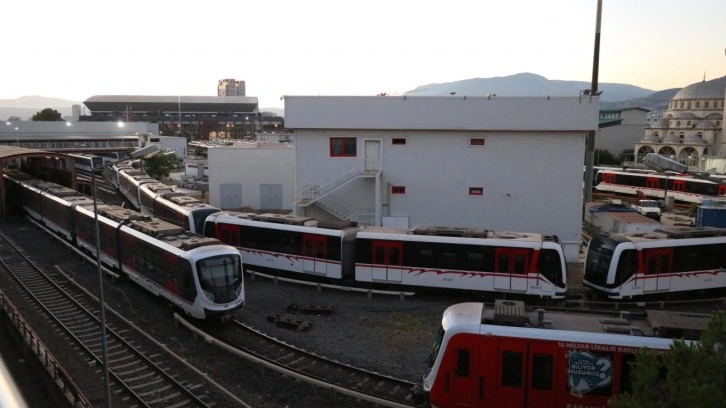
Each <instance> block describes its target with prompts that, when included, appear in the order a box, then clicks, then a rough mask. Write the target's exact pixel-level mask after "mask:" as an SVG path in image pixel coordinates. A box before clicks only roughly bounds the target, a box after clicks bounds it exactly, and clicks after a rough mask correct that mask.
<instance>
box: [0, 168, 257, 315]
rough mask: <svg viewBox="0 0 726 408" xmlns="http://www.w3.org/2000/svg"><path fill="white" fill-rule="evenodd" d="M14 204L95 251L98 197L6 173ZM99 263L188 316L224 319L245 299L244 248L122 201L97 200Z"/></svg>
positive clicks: (83, 249)
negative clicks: (190, 230) (125, 205)
mask: <svg viewBox="0 0 726 408" xmlns="http://www.w3.org/2000/svg"><path fill="white" fill-rule="evenodd" d="M5 180H6V183H5V184H6V186H7V189H8V193H9V194H8V197H10V199H11V200H12V201H13V203H12V205H14V206H16V207H19V209H22V210H24V211H25V212H26V213H27V214H28V215H29V216H30V217H32V218H33V219H35V220H37V221H38V222H40V223H42V224H44V225H45V226H46V227H47V228H49V229H51V230H52V231H54V232H55V233H57V234H58V235H60V236H61V237H63V238H64V239H66V240H68V241H69V242H71V243H72V244H73V245H75V246H76V247H77V248H79V249H80V250H82V251H85V252H88V253H89V254H91V255H92V256H95V255H96V223H95V217H94V212H93V200H92V199H91V198H89V197H87V196H84V195H81V194H80V193H78V192H77V191H75V190H72V189H69V188H66V187H62V186H59V185H57V184H53V183H50V182H47V181H41V180H37V179H33V178H32V177H30V176H27V175H24V174H22V173H19V172H12V171H11V172H10V173H8V172H6V173H5ZM97 208H98V223H99V229H100V234H99V236H100V242H101V251H100V255H101V256H100V258H101V262H102V263H103V264H104V265H105V266H106V267H108V268H109V269H111V270H114V271H116V272H119V273H122V274H123V275H126V276H128V278H129V279H130V280H132V281H133V282H135V283H136V284H138V285H140V286H141V287H143V288H144V289H146V290H147V291H149V292H151V293H152V294H155V295H157V296H161V297H164V298H165V299H167V300H168V301H169V302H171V303H172V304H174V305H176V306H178V307H179V308H180V309H181V310H183V311H184V312H185V313H186V314H188V315H190V316H192V317H195V318H198V319H204V318H209V317H224V316H226V315H228V314H229V313H230V312H232V311H234V310H235V309H238V308H241V307H243V305H244V285H243V276H242V260H241V257H240V254H239V252H238V251H237V250H236V249H235V248H233V247H231V246H228V245H224V244H222V243H221V242H219V241H218V240H216V239H212V238H207V237H203V236H199V235H194V234H190V233H187V232H186V231H184V230H183V229H182V228H181V227H178V226H176V225H172V224H169V223H167V222H164V221H161V220H159V219H155V218H152V217H149V216H147V215H142V214H139V213H137V212H135V211H132V210H130V209H125V208H123V207H118V206H112V205H106V204H97Z"/></svg>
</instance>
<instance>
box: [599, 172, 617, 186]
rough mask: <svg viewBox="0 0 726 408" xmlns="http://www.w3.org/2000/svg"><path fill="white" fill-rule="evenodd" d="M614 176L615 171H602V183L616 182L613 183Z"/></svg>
mask: <svg viewBox="0 0 726 408" xmlns="http://www.w3.org/2000/svg"><path fill="white" fill-rule="evenodd" d="M616 177H617V175H616V174H615V173H603V175H602V181H603V183H609V184H616V183H615V179H616Z"/></svg>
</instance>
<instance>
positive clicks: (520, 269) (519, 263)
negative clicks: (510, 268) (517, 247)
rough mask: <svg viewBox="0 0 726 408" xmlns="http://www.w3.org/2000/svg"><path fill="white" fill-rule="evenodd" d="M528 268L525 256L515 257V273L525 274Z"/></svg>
mask: <svg viewBox="0 0 726 408" xmlns="http://www.w3.org/2000/svg"><path fill="white" fill-rule="evenodd" d="M526 266H527V265H526V263H525V262H524V256H523V255H515V256H514V273H524V272H525V267H526Z"/></svg>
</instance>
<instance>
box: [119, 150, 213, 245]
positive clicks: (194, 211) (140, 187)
mask: <svg viewBox="0 0 726 408" xmlns="http://www.w3.org/2000/svg"><path fill="white" fill-rule="evenodd" d="M113 170H114V173H115V176H116V178H115V179H114V180H113V183H114V184H115V185H116V187H117V188H118V189H119V191H120V192H121V194H123V196H124V197H125V198H126V199H127V200H128V201H129V202H130V203H131V205H132V206H133V207H134V208H136V209H137V210H140V211H141V212H143V213H144V214H149V215H151V216H153V217H157V218H160V219H162V220H164V221H167V222H170V223H172V224H174V225H178V226H180V227H182V228H184V229H186V230H187V231H190V232H193V233H195V234H201V233H202V228H203V226H204V220H205V219H206V218H207V216H208V215H210V214H212V213H215V212H219V211H220V209H219V208H216V207H213V206H211V205H209V204H206V203H204V202H202V201H200V200H197V199H196V198H193V197H190V196H188V195H185V194H183V193H179V192H176V191H174V188H173V187H171V186H168V185H166V184H163V183H160V182H159V181H157V180H156V179H153V178H151V177H149V176H148V175H147V174H146V173H145V172H144V171H143V170H139V169H136V168H135V167H133V166H132V165H131V162H130V161H125V162H121V163H118V164H116V165H114V166H113Z"/></svg>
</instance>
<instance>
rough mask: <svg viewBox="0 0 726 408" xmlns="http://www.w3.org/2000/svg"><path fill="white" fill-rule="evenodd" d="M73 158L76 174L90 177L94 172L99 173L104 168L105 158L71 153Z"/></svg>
mask: <svg viewBox="0 0 726 408" xmlns="http://www.w3.org/2000/svg"><path fill="white" fill-rule="evenodd" d="M68 156H70V157H73V161H74V163H75V167H76V172H80V173H84V174H87V175H90V174H91V173H92V172H95V173H99V172H100V171H101V170H100V169H101V167H102V166H103V157H101V156H96V155H93V154H89V153H69V154H68Z"/></svg>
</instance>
